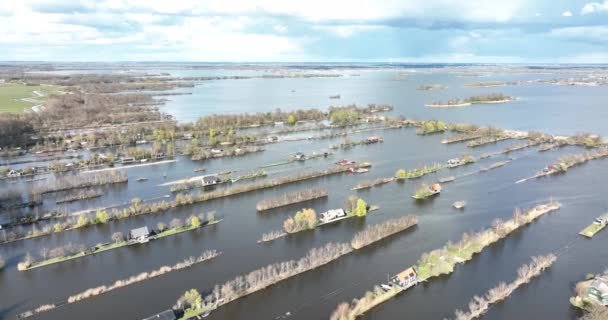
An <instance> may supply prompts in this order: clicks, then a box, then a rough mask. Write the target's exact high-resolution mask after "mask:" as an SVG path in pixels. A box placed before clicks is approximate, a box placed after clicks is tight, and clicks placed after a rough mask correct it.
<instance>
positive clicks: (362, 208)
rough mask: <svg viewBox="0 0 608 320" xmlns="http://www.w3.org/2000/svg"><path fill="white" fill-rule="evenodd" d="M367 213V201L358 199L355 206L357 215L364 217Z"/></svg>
mask: <svg viewBox="0 0 608 320" xmlns="http://www.w3.org/2000/svg"><path fill="white" fill-rule="evenodd" d="M366 214H367V203H365V201H364V200H363V199H358V200H357V207H355V215H356V216H357V217H364V216H365V215H366Z"/></svg>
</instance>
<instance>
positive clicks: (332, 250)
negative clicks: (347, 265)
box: [175, 216, 417, 312]
mask: <svg viewBox="0 0 608 320" xmlns="http://www.w3.org/2000/svg"><path fill="white" fill-rule="evenodd" d="M402 219H403V220H402ZM397 220H398V221H393V222H389V223H384V224H380V225H378V226H371V227H369V228H368V231H363V232H362V233H361V234H357V235H355V237H354V238H353V240H352V241H351V244H352V243H356V244H358V245H357V247H355V246H354V245H351V244H347V243H328V244H326V245H325V246H323V247H320V248H314V249H312V250H310V251H309V252H308V254H307V255H306V256H304V257H302V258H300V259H299V260H297V261H296V260H289V261H284V262H278V263H274V264H271V265H268V266H266V267H262V268H260V269H257V270H254V271H252V272H250V273H248V274H246V275H243V276H238V277H236V278H234V279H233V280H230V281H227V282H225V283H224V284H222V285H216V286H215V287H214V288H213V290H212V291H211V292H210V293H209V294H208V295H206V296H201V295H200V293H199V292H198V291H197V290H196V289H191V290H188V291H186V293H185V294H184V295H182V296H181V297H180V298H179V299H178V300H177V303H176V305H175V308H179V309H182V310H184V311H186V312H196V310H200V309H203V310H204V309H213V308H217V307H219V306H220V305H223V304H226V303H229V302H231V301H233V300H236V299H238V298H241V297H243V296H246V295H248V294H251V293H253V292H256V291H258V290H261V289H263V288H266V287H268V286H270V285H273V284H275V283H277V282H279V281H282V280H285V279H287V278H290V277H293V276H295V275H298V274H300V273H303V272H306V271H309V270H312V269H315V268H317V267H320V266H322V265H325V264H327V263H329V262H331V261H334V260H336V259H338V258H340V257H341V256H343V255H345V254H348V253H350V252H352V251H353V250H355V249H360V248H362V247H364V246H366V245H368V244H371V243H373V242H375V241H377V240H380V239H381V238H383V237H387V236H389V235H390V234H394V233H395V232H398V231H395V229H399V228H401V230H405V228H403V227H402V226H403V225H405V224H406V223H415V221H417V220H416V218H415V217H412V216H407V217H404V218H401V219H397ZM389 225H392V227H391V226H389ZM397 225H399V226H401V227H395V226H397ZM387 229H390V230H391V231H390V232H386V230H387ZM372 238H373V240H372V241H367V240H368V239H372Z"/></svg>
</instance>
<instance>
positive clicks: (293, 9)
mask: <svg viewBox="0 0 608 320" xmlns="http://www.w3.org/2000/svg"><path fill="white" fill-rule="evenodd" d="M20 2H21V3H23V4H24V5H26V6H28V7H31V8H36V7H40V6H44V7H52V6H56V7H61V6H62V5H65V6H70V5H72V6H84V7H86V8H88V9H91V10H96V11H119V12H131V13H133V12H138V11H139V12H143V11H150V12H152V13H157V14H194V15H198V14H209V15H251V14H264V13H266V14H278V15H287V16H297V17H300V18H304V19H306V20H310V21H323V20H359V21H370V20H378V19H390V18H397V17H410V18H413V17H416V18H428V17H432V18H436V19H447V20H454V19H455V18H454V17H455V16H458V18H457V19H456V20H462V21H474V22H505V21H509V20H511V19H512V18H513V17H515V16H517V14H518V13H519V12H520V11H522V10H523V7H524V5H525V4H526V1H525V0H510V1H479V0H461V1H450V0H409V1H401V0H385V1H375V0H332V1H327V0H307V1H284V0H222V1H199V0H171V1H167V0H99V1H93V0H84V1H76V0H59V1H58V0H21V1H20ZM455 13H458V14H457V15H456V14H455Z"/></svg>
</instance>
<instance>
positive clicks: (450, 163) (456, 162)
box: [448, 159, 462, 168]
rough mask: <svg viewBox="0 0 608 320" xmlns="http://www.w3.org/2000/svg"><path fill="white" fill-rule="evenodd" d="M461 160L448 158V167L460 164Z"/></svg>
mask: <svg viewBox="0 0 608 320" xmlns="http://www.w3.org/2000/svg"><path fill="white" fill-rule="evenodd" d="M461 164H462V162H461V161H460V159H450V160H448V167H450V168H453V167H457V166H459V165H461Z"/></svg>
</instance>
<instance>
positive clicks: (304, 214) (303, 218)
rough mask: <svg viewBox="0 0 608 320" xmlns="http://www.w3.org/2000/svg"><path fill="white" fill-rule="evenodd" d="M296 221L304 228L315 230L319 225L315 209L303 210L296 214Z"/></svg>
mask: <svg viewBox="0 0 608 320" xmlns="http://www.w3.org/2000/svg"><path fill="white" fill-rule="evenodd" d="M294 220H295V221H296V224H297V225H298V226H301V227H302V228H308V229H313V228H314V227H315V226H316V225H317V213H316V212H315V210H313V209H302V211H298V212H297V213H296V215H295V217H294Z"/></svg>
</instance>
